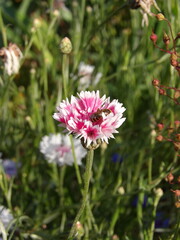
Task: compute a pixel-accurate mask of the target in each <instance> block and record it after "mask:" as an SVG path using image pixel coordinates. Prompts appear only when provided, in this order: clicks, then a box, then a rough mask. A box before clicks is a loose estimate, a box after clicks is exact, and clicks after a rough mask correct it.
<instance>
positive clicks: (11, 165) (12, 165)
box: [2, 159, 20, 177]
mask: <svg viewBox="0 0 180 240" xmlns="http://www.w3.org/2000/svg"><path fill="white" fill-rule="evenodd" d="M2 166H3V168H4V172H5V173H6V174H7V176H9V177H15V176H16V175H17V171H18V168H19V167H20V164H17V163H16V162H14V161H12V160H10V159H4V160H3V161H2Z"/></svg>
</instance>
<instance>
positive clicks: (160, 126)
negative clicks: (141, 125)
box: [157, 123, 164, 131]
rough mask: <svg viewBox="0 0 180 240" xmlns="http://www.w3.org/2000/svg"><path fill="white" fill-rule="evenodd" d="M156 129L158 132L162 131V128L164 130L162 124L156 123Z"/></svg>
mask: <svg viewBox="0 0 180 240" xmlns="http://www.w3.org/2000/svg"><path fill="white" fill-rule="evenodd" d="M157 127H158V130H159V131H162V130H163V128H164V124H163V123H158V124H157Z"/></svg>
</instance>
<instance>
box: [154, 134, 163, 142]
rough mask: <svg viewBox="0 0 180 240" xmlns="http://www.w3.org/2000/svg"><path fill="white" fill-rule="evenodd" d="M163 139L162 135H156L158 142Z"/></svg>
mask: <svg viewBox="0 0 180 240" xmlns="http://www.w3.org/2000/svg"><path fill="white" fill-rule="evenodd" d="M163 139H164V138H163V136H162V135H158V136H157V137H156V140H157V141H159V142H162V140H163Z"/></svg>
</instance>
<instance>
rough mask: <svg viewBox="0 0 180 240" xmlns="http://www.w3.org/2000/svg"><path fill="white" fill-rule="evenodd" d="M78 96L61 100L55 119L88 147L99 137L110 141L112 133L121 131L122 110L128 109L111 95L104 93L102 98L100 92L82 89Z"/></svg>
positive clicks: (123, 119)
mask: <svg viewBox="0 0 180 240" xmlns="http://www.w3.org/2000/svg"><path fill="white" fill-rule="evenodd" d="M78 96H79V98H77V97H74V96H71V100H70V102H69V100H68V99H66V100H64V101H62V102H61V103H60V104H59V106H58V107H57V111H58V112H57V113H54V115H53V118H54V119H55V120H57V121H59V122H60V123H61V124H60V126H62V127H65V128H66V130H67V132H69V134H71V133H72V134H74V135H75V136H76V137H79V138H80V139H82V140H83V142H84V143H85V144H86V147H88V146H89V145H90V144H91V143H92V144H96V143H97V140H99V139H100V140H101V141H102V142H103V141H105V142H106V143H108V139H109V138H114V136H113V134H114V133H118V131H117V130H116V129H117V128H119V127H120V126H121V125H122V123H123V122H124V121H125V119H126V118H123V112H124V111H125V110H126V109H125V108H124V107H123V104H122V103H119V102H118V100H116V99H115V100H113V101H112V102H110V98H109V97H108V98H106V96H105V95H104V96H103V97H100V95H99V91H97V92H95V91H93V92H89V91H81V92H80V93H79V94H78Z"/></svg>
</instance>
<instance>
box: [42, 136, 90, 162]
mask: <svg viewBox="0 0 180 240" xmlns="http://www.w3.org/2000/svg"><path fill="white" fill-rule="evenodd" d="M73 143H74V148H75V155H76V160H77V164H78V165H81V164H82V158H83V157H85V155H86V153H87V151H86V150H85V149H84V148H83V147H82V145H81V143H80V142H79V141H78V140H77V139H74V138H73ZM40 152H41V153H43V154H44V156H45V158H46V160H47V161H48V162H49V163H55V164H58V165H59V166H63V165H69V166H72V165H73V163H74V157H73V153H72V148H71V141H70V138H69V136H67V135H63V134H50V135H48V136H44V137H43V138H42V140H41V142H40Z"/></svg>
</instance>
